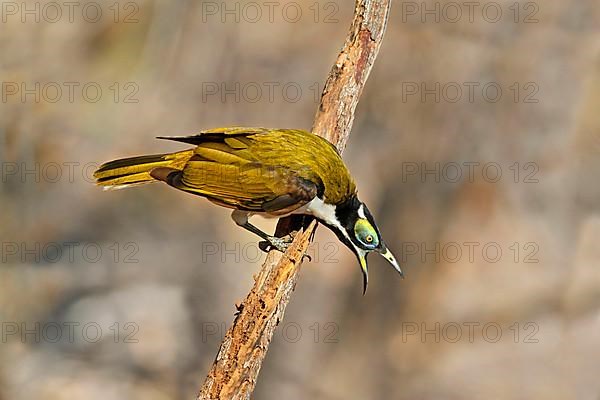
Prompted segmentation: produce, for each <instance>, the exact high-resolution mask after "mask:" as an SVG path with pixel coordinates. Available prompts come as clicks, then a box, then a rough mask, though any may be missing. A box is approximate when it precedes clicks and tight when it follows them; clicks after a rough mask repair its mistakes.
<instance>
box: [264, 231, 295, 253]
mask: <svg viewBox="0 0 600 400" xmlns="http://www.w3.org/2000/svg"><path fill="white" fill-rule="evenodd" d="M293 240H294V237H293V236H292V235H285V236H283V237H280V238H278V237H275V236H269V238H268V239H267V240H262V241H260V242H258V247H259V248H260V249H261V250H262V251H264V252H265V253H268V252H269V251H271V250H272V249H277V250H279V251H280V252H282V253H285V251H286V250H287V249H288V247H290V244H292V241H293Z"/></svg>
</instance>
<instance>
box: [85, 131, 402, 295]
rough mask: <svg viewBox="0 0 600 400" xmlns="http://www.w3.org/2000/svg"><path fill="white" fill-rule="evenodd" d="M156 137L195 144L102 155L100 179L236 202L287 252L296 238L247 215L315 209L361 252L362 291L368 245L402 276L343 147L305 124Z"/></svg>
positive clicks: (236, 209)
mask: <svg viewBox="0 0 600 400" xmlns="http://www.w3.org/2000/svg"><path fill="white" fill-rule="evenodd" d="M157 138H158V139H166V140H173V141H176V142H181V143H185V144H188V145H192V146H194V147H192V148H188V149H185V150H182V151H176V152H173V153H164V154H154V155H145V156H137V157H130V158H123V159H118V160H114V161H110V162H107V163H104V164H102V165H101V166H100V167H99V168H98V169H97V170H96V171H95V172H94V177H95V179H96V183H97V184H98V185H99V186H102V187H103V188H104V189H107V190H110V189H121V188H126V187H132V186H137V185H142V184H146V183H150V182H164V183H166V184H167V185H169V186H171V187H174V188H176V189H179V190H182V191H184V192H188V193H191V194H195V195H198V196H201V197H204V198H206V199H208V200H209V201H211V202H213V203H215V204H217V205H219V206H223V207H227V208H230V209H233V211H232V214H231V217H232V219H233V220H234V222H235V223H236V224H237V225H239V226H240V227H242V228H244V229H246V230H248V231H250V232H252V233H254V234H256V235H258V236H259V237H260V238H262V239H263V240H264V241H265V242H264V243H266V244H268V245H269V248H275V249H277V250H279V251H282V252H284V251H285V250H286V248H287V246H288V245H289V243H290V238H278V237H275V236H273V235H269V234H267V233H265V232H263V231H261V230H260V229H259V228H257V227H256V226H254V225H252V224H251V223H250V222H249V218H250V217H251V216H253V215H261V216H263V217H267V218H269V217H270V218H280V217H285V216H289V215H291V214H304V215H309V216H312V217H314V218H316V219H317V220H318V221H319V222H320V223H322V224H323V225H325V226H327V227H328V228H329V229H330V230H332V231H333V232H334V233H335V235H336V236H337V237H338V239H339V240H340V241H341V242H342V243H343V244H344V245H345V246H347V247H348V248H349V249H350V250H351V251H352V252H353V253H354V254H355V256H356V257H357V259H358V262H359V265H360V268H361V271H362V275H363V294H364V293H366V290H367V286H368V281H369V272H368V264H367V255H368V254H370V253H373V252H375V253H378V254H380V255H381V256H383V258H385V259H386V260H387V261H388V262H389V263H390V264H391V265H392V267H393V268H394V269H395V270H396V271H397V272H398V273H399V274H400V276H401V277H404V274H403V272H402V269H401V268H400V265H399V264H398V262H397V260H396V258H395V257H394V255H393V254H392V252H391V251H390V250H389V249H388V248H387V246H386V244H385V242H384V241H383V238H382V236H381V233H380V231H379V228H378V227H377V225H376V223H375V220H374V218H373V215H372V214H371V212H370V211H369V209H368V208H367V206H366V204H365V203H363V202H362V201H360V200H359V198H358V191H357V187H356V184H355V182H354V179H353V178H352V175H351V174H350V172H349V170H348V168H347V167H346V165H345V163H344V161H343V160H342V158H341V156H340V153H339V152H338V150H337V148H336V147H335V146H334V145H333V144H332V143H330V142H329V141H327V140H326V139H324V138H322V137H321V136H318V135H316V134H314V133H311V132H308V131H304V130H299V129H271V128H249V127H227V128H216V129H208V130H203V131H200V132H198V133H196V134H194V135H192V136H159V137H157Z"/></svg>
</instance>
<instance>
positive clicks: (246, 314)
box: [198, 0, 391, 400]
mask: <svg viewBox="0 0 600 400" xmlns="http://www.w3.org/2000/svg"><path fill="white" fill-rule="evenodd" d="M390 6H391V0H356V6H355V10H354V19H353V21H352V25H351V27H350V32H349V33H348V36H347V38H346V42H345V44H344V47H343V49H342V51H341V52H340V54H339V55H338V58H337V60H336V62H335V64H334V65H333V67H332V69H331V72H330V73H329V76H328V78H327V82H326V84H325V88H324V90H323V94H322V96H321V104H320V106H319V109H318V110H317V114H316V116H315V121H314V125H313V132H314V133H316V134H317V135H320V136H322V137H324V138H326V139H327V140H329V141H330V142H331V143H333V144H335V145H336V146H337V148H338V149H339V150H340V152H341V151H343V150H344V148H345V147H346V142H347V141H348V137H349V135H350V130H351V128H352V123H353V121H354V111H355V109H356V105H357V104H358V100H359V97H360V94H361V93H362V90H363V87H364V85H365V82H366V80H367V78H368V76H369V73H370V71H371V68H372V66H373V63H374V61H375V58H376V56H377V53H378V52H379V47H380V46H381V42H382V39H383V35H384V33H385V28H386V25H387V19H388V14H389V11H390ZM299 222H300V224H299ZM293 229H299V232H298V233H297V234H296V236H295V238H294V241H293V243H292V245H291V246H290V247H289V249H288V250H287V251H286V252H285V254H281V253H279V252H277V251H271V252H270V253H269V254H268V256H267V259H266V260H265V263H264V265H263V266H262V268H261V270H260V273H259V274H258V276H256V277H255V283H254V286H253V288H252V290H251V291H250V293H249V294H248V296H247V297H246V299H245V300H244V302H243V303H242V304H241V306H239V307H238V310H239V313H238V315H237V316H236V318H235V320H234V321H233V325H232V326H231V327H230V328H229V329H228V330H227V333H226V335H225V338H224V339H223V342H222V343H221V347H220V349H219V353H218V354H217V356H216V358H215V361H214V363H213V366H212V368H211V370H210V372H209V373H208V376H207V378H206V380H205V382H204V384H203V386H202V388H201V389H200V393H199V394H198V399H199V400H200V399H250V396H251V395H252V392H253V391H254V387H255V385H256V379H257V377H258V373H259V371H260V367H261V365H262V362H263V360H264V358H265V356H266V355H267V351H268V349H269V344H270V343H271V339H272V337H273V333H274V332H275V328H276V327H277V325H278V324H279V321H281V320H282V319H283V315H284V313H285V308H286V306H287V304H288V302H289V300H290V297H291V293H292V291H293V290H294V287H295V286H296V281H297V279H298V272H299V270H300V265H301V264H302V258H303V255H304V254H305V253H306V250H307V248H308V245H309V244H310V240H311V236H312V234H313V233H314V231H315V229H316V222H315V221H312V222H311V221H308V222H306V221H303V220H298V219H297V218H285V219H282V220H281V221H280V222H279V224H278V227H277V234H278V235H281V234H286V233H288V232H291V231H292V230H293Z"/></svg>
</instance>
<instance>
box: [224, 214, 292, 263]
mask: <svg viewBox="0 0 600 400" xmlns="http://www.w3.org/2000/svg"><path fill="white" fill-rule="evenodd" d="M231 218H233V220H234V221H235V223H236V224H237V225H239V226H241V227H242V228H244V229H246V230H247V231H249V232H252V233H254V234H255V235H258V236H259V237H261V238H263V239H264V240H265V241H264V242H259V243H258V247H259V248H260V249H261V250H262V251H264V252H267V251H268V250H269V247H272V248H275V249H277V250H279V251H281V252H282V253H285V251H286V250H287V248H288V247H289V245H290V243H292V240H293V237H292V236H290V235H287V236H284V237H281V238H278V237H275V236H272V235H269V234H267V233H265V232H263V231H261V230H260V229H258V228H257V227H256V226H254V225H252V224H251V223H250V222H248V213H247V212H244V211H239V210H234V211H233V213H231Z"/></svg>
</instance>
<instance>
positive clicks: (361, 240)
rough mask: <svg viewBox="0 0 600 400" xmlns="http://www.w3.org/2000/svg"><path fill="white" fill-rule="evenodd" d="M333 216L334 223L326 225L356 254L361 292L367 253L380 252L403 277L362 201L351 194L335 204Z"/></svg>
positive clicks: (364, 277)
mask: <svg viewBox="0 0 600 400" xmlns="http://www.w3.org/2000/svg"><path fill="white" fill-rule="evenodd" d="M335 216H336V220H337V221H336V223H335V224H334V225H331V224H327V225H328V226H329V228H330V229H332V230H333V231H334V232H335V234H336V235H337V237H338V238H339V239H340V240H341V241H342V242H343V243H344V244H345V245H346V246H348V248H349V249H350V250H352V252H354V254H356V257H357V258H358V261H359V263H360V268H361V270H362V273H363V279H364V280H363V293H365V292H366V291H367V285H368V282H369V270H368V264H367V256H368V255H369V253H372V252H376V253H379V254H381V255H382V256H383V258H385V259H386V260H387V261H388V262H389V263H390V264H391V265H392V267H394V269H395V270H396V271H398V273H399V274H400V275H401V276H402V277H404V274H403V273H402V270H401V269H400V265H398V261H396V258H395V257H394V255H393V254H392V252H391V251H390V250H389V249H388V248H387V247H386V245H385V243H384V242H383V239H382V238H381V233H380V232H379V229H378V228H377V225H376V224H375V220H374V219H373V215H371V212H370V211H369V209H368V208H367V206H366V205H365V204H364V203H363V202H361V201H360V200H359V199H358V198H357V197H356V196H353V197H352V198H350V199H349V200H348V201H346V202H344V203H343V204H339V205H337V207H336V209H335Z"/></svg>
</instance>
